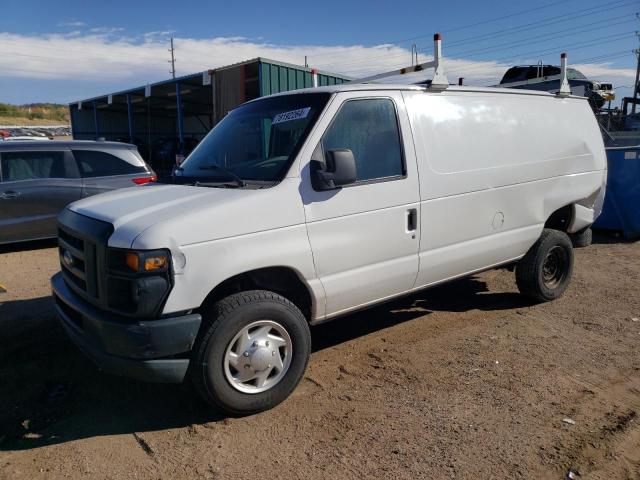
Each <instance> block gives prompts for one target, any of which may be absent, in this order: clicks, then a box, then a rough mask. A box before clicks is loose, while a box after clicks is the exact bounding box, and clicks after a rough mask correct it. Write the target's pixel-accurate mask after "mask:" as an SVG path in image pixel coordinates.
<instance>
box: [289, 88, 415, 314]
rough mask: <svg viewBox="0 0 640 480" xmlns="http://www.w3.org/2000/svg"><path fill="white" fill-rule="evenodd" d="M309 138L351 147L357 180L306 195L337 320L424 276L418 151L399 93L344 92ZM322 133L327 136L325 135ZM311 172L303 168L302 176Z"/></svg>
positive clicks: (306, 190) (306, 187) (318, 261)
mask: <svg viewBox="0 0 640 480" xmlns="http://www.w3.org/2000/svg"><path fill="white" fill-rule="evenodd" d="M318 127H319V128H317V129H316V133H314V136H313V137H312V138H311V144H312V146H313V148H316V145H317V144H318V143H320V145H321V147H322V149H323V152H324V154H325V155H326V152H327V151H328V150H334V149H349V150H351V151H352V153H353V155H354V158H355V161H356V166H357V181H356V183H354V184H352V185H348V186H345V187H343V188H340V189H336V190H328V191H315V190H313V187H312V185H311V182H310V179H309V178H308V174H307V178H306V179H305V178H304V177H305V175H304V174H303V188H302V196H303V203H304V205H305V213H306V219H307V229H308V234H309V240H310V243H311V248H312V251H313V257H314V263H315V267H316V271H317V274H318V277H319V278H320V280H321V282H322V284H323V286H324V289H325V293H326V314H327V315H334V314H337V313H340V312H344V311H347V310H350V309H353V308H356V307H358V306H362V305H366V304H369V303H372V302H375V301H376V300H380V299H383V298H386V297H390V296H393V295H397V294H399V293H402V292H406V291H409V290H411V289H412V288H413V286H414V283H415V279H416V276H417V273H418V250H419V242H420V234H419V231H420V229H419V226H418V225H417V222H418V219H419V218H420V215H419V208H420V194H419V190H418V181H417V171H416V161H415V153H414V150H413V146H412V142H411V135H410V133H409V132H410V131H409V125H408V119H407V116H406V113H405V110H404V104H403V102H402V97H401V96H400V95H399V94H398V93H397V92H384V94H380V95H379V94H377V93H376V94H374V95H372V92H357V93H356V92H349V93H346V92H345V93H339V94H338V95H337V96H336V98H335V99H334V101H333V102H332V104H331V105H330V106H329V107H328V110H327V112H326V114H325V115H324V116H323V118H322V119H321V121H320V123H319V125H318ZM321 132H324V134H322V133H321ZM304 171H307V172H308V168H307V169H303V172H304Z"/></svg>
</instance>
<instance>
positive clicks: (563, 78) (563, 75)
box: [558, 52, 571, 97]
mask: <svg viewBox="0 0 640 480" xmlns="http://www.w3.org/2000/svg"><path fill="white" fill-rule="evenodd" d="M569 95H571V86H570V85H569V81H568V80H567V54H566V53H564V52H563V53H561V54H560V90H559V91H558V96H559V97H568V96H569Z"/></svg>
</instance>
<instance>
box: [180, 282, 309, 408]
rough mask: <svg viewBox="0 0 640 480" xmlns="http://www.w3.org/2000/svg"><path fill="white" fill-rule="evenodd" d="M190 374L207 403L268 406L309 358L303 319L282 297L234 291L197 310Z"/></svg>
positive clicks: (286, 393)
mask: <svg viewBox="0 0 640 480" xmlns="http://www.w3.org/2000/svg"><path fill="white" fill-rule="evenodd" d="M203 320H204V324H203V326H202V329H201V332H200V335H199V338H198V340H196V345H195V347H194V350H193V358H192V360H191V363H192V369H191V378H192V380H193V382H194V384H195V386H196V388H197V389H198V391H199V392H200V394H201V395H202V396H203V397H204V399H205V400H207V401H208V402H209V403H210V404H212V405H214V406H216V407H218V408H220V409H222V410H223V411H225V412H227V413H230V414H233V415H246V414H251V413H256V412H260V411H262V410H267V409H269V408H272V407H274V406H276V405H277V404H279V403H280V402H282V401H283V400H284V399H285V398H287V397H288V396H289V395H290V394H291V392H292V391H293V390H294V388H295V387H296V385H297V384H298V382H299V381H300V379H301V378H302V375H303V374H304V371H305V369H306V367H307V363H308V361H309V355H310V353H311V334H310V332H309V326H308V324H307V320H306V318H305V317H304V315H303V314H302V312H300V310H299V309H298V308H297V307H296V306H295V305H294V304H293V303H291V302H290V301H289V300H287V299H286V298H284V297H282V296H280V295H278V294H276V293H273V292H269V291H265V290H253V291H248V292H240V293H236V294H234V295H231V296H229V297H227V298H225V299H223V300H220V301H218V302H216V303H215V304H214V305H213V306H212V307H211V308H209V309H207V310H206V311H205V312H203Z"/></svg>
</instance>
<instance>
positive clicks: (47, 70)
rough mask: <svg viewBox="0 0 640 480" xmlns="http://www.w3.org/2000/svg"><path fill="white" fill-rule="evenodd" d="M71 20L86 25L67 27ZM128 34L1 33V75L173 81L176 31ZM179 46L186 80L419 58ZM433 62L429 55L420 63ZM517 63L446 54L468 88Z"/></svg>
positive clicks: (371, 69)
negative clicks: (279, 66)
mask: <svg viewBox="0 0 640 480" xmlns="http://www.w3.org/2000/svg"><path fill="white" fill-rule="evenodd" d="M71 23H77V24H80V23H82V22H70V23H69V24H67V25H70V24H71ZM77 26H80V25H77ZM121 30H122V29H119V28H107V27H96V28H92V29H90V30H89V31H88V32H85V33H81V32H79V31H74V32H72V33H67V34H48V35H40V36H35V35H19V34H13V33H1V32H0V49H1V50H2V52H3V53H2V55H0V77H17V78H29V79H66V80H68V81H69V82H70V83H72V82H78V81H82V82H92V81H95V82H96V84H97V85H98V84H100V85H104V84H105V82H109V81H120V82H122V81H125V82H127V83H128V82H131V86H132V87H133V86H137V85H143V84H145V83H147V82H154V81H158V80H162V79H166V78H167V77H168V64H167V60H168V59H169V54H168V52H167V47H168V45H167V36H168V35H170V34H171V33H173V32H172V31H170V30H166V31H157V32H148V33H146V34H141V35H138V36H137V37H127V36H124V35H123V34H122V33H121ZM175 47H176V58H177V62H176V68H177V72H178V74H179V75H185V74H188V73H193V72H198V71H202V70H206V69H208V68H215V67H219V66H223V65H229V64H232V63H236V62H239V61H243V60H247V59H250V58H255V57H258V56H262V57H267V58H272V59H275V60H280V61H284V62H290V63H294V64H303V63H304V58H305V55H306V56H307V57H308V59H309V64H310V65H312V66H315V67H319V68H321V69H323V70H327V71H331V72H335V73H342V74H346V75H349V76H352V77H356V78H357V77H363V76H366V75H370V74H372V73H378V72H381V71H385V70H391V69H394V68H400V67H402V66H406V65H407V64H408V63H409V62H410V59H411V55H410V52H409V51H408V50H406V49H404V48H401V47H399V46H396V45H378V46H373V47H367V46H362V45H351V46H337V47H326V46H321V45H297V46H285V45H274V44H271V43H267V42H264V41H263V40H261V39H248V38H245V37H216V38H210V39H191V38H180V37H177V38H175ZM445 55H446V45H445ZM427 58H429V57H425V56H421V57H420V60H421V61H424V60H426V59H427ZM527 63H529V62H528V61H527ZM533 63H535V62H533ZM510 66H511V64H505V63H500V62H492V61H471V60H464V59H455V58H446V57H445V68H446V71H447V74H448V76H449V80H450V81H455V80H456V79H457V78H458V77H459V76H462V77H465V82H466V83H468V84H476V85H491V84H495V83H497V82H498V81H499V80H500V78H501V76H502V74H503V73H504V72H505V70H506V69H507V68H509V67H510ZM578 68H579V69H581V70H582V71H583V72H584V73H585V74H586V75H588V76H593V77H595V78H597V79H600V80H609V81H612V82H614V84H625V85H627V84H629V82H630V81H631V82H633V78H634V75H635V72H634V71H633V70H632V69H628V68H614V67H613V66H612V65H611V64H607V63H599V64H586V65H579V66H578ZM421 77H422V78H424V77H425V74H424V73H422V74H421ZM418 78H419V77H416V79H418ZM103 88H104V87H100V90H98V91H96V94H100V93H103V92H102V89H103ZM104 93H106V92H104Z"/></svg>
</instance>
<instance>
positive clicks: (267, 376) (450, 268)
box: [52, 83, 606, 414]
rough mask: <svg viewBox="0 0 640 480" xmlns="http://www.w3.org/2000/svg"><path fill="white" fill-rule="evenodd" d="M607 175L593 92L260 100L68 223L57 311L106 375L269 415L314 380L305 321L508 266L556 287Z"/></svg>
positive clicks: (414, 92) (545, 292) (538, 289)
mask: <svg viewBox="0 0 640 480" xmlns="http://www.w3.org/2000/svg"><path fill="white" fill-rule="evenodd" d="M605 180H606V158H605V150H604V146H603V142H602V137H601V135H600V131H599V129H598V125H597V123H596V119H595V118H594V115H593V112H592V111H591V108H590V107H589V104H588V103H587V100H586V99H584V98H577V97H571V96H557V95H552V94H549V93H546V92H530V91H524V90H512V89H496V88H471V87H463V86H460V87H458V86H448V87H446V88H434V86H432V87H429V86H423V87H420V86H407V85H399V86H398V85H395V86H394V85H380V84H378V85H375V84H366V83H363V84H345V85H340V86H333V87H321V88H314V89H308V90H300V91H296V92H291V93H286V94H278V95H275V96H270V97H265V98H261V99H258V100H254V101H251V102H249V103H246V104H244V105H242V106H240V107H238V108H237V109H235V110H233V111H232V112H230V113H229V114H228V115H227V117H226V118H224V120H222V121H221V122H220V123H219V124H218V125H217V126H216V127H215V128H214V129H213V130H212V131H211V132H210V133H209V135H208V136H207V137H206V138H205V139H204V140H203V141H202V142H201V144H200V145H199V146H198V147H197V148H196V149H195V150H194V151H193V153H191V155H190V156H189V157H188V158H187V159H186V161H185V162H184V163H183V164H182V166H181V167H180V168H178V170H177V171H176V173H175V175H174V177H173V184H166V185H161V184H160V185H152V186H144V187H137V188H132V189H125V190H120V191H116V192H113V193H106V194H103V195H99V196H96V197H92V198H88V199H84V200H81V201H78V202H76V203H73V204H71V205H70V206H69V207H68V208H67V209H66V210H65V211H64V212H63V213H62V214H61V215H60V217H59V242H60V258H61V266H62V271H61V272H60V273H58V274H56V275H55V276H54V277H53V278H52V286H53V294H54V297H55V301H56V308H57V312H58V314H59V316H60V318H61V320H62V324H63V325H64V327H65V329H66V331H67V332H68V334H69V335H70V337H71V338H72V339H73V341H74V342H75V343H76V344H77V345H78V346H79V347H80V348H81V349H82V350H83V351H84V352H85V353H86V354H87V355H88V356H89V357H91V358H92V359H94V361H95V362H96V363H97V364H98V365H99V366H100V367H101V368H103V369H104V370H105V371H108V372H112V373H116V374H122V375H127V376H131V377H135V378H138V379H141V380H146V381H155V382H182V381H184V380H185V379H186V378H190V379H191V380H192V381H193V383H194V384H195V385H196V387H197V389H198V391H200V392H201V393H202V395H203V397H204V398H205V399H206V400H207V401H209V402H210V403H211V404H213V405H215V406H217V407H219V408H221V409H223V410H225V411H227V412H230V413H233V414H249V413H253V412H258V411H261V410H264V409H268V408H271V407H273V406H274V405H276V404H278V403H279V402H281V401H282V400H283V399H285V398H286V397H287V396H288V395H289V394H290V393H291V392H292V390H293V389H294V388H295V387H296V385H297V384H298V382H299V381H300V379H301V377H302V375H303V373H304V371H305V368H306V366H307V362H308V360H309V355H310V352H311V335H310V329H309V325H315V324H318V323H320V322H325V321H327V320H333V319H336V318H339V317H344V316H345V314H348V313H350V312H354V311H356V310H360V309H364V308H366V307H370V306H372V305H376V304H378V303H380V302H384V301H386V300H389V299H392V298H395V297H398V296H400V295H405V294H408V293H410V292H416V291H418V290H421V289H424V288H427V287H430V286H433V285H436V284H440V283H442V282H447V281H449V280H453V279H457V278H460V277H464V276H467V275H471V274H474V273H476V272H480V271H482V270H487V269H491V268H495V267H499V266H515V276H516V280H517V286H518V288H519V289H520V291H521V292H522V293H523V294H524V295H526V296H528V297H530V298H532V299H534V300H536V301H549V300H553V299H556V298H558V297H560V296H561V295H562V294H563V292H564V291H565V289H566V288H567V285H568V284H569V281H570V278H571V273H572V268H573V250H572V242H571V236H572V235H573V236H576V235H578V236H579V235H580V234H581V233H582V232H585V231H586V230H585V229H588V227H589V226H590V225H591V224H592V223H593V221H594V219H595V217H596V216H597V215H598V214H599V211H600V209H601V205H602V201H603V195H604V186H605ZM576 238H578V237H576ZM343 321H349V320H348V317H344V319H343ZM335 328H341V327H340V323H338V322H337V323H336V324H335Z"/></svg>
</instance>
